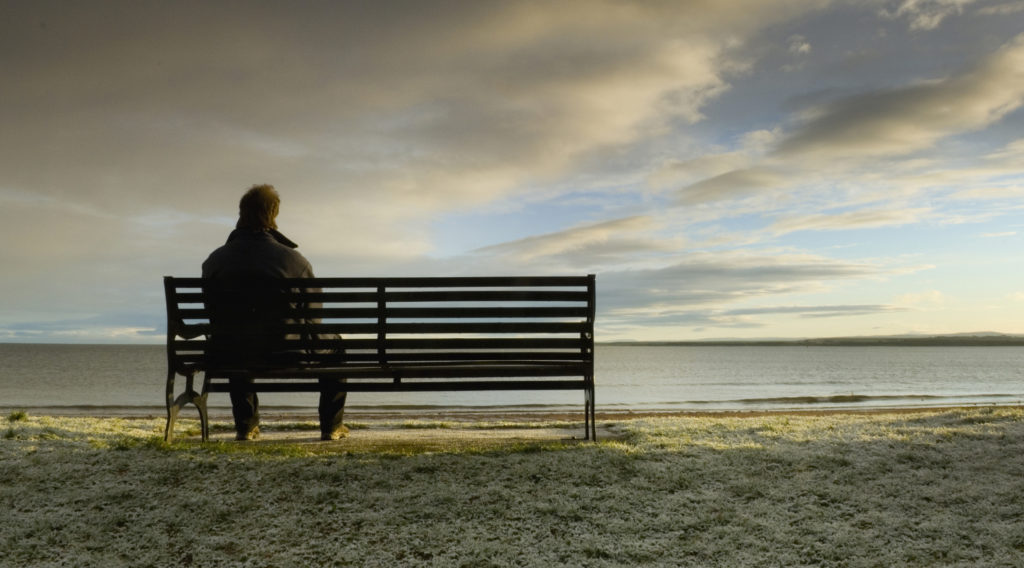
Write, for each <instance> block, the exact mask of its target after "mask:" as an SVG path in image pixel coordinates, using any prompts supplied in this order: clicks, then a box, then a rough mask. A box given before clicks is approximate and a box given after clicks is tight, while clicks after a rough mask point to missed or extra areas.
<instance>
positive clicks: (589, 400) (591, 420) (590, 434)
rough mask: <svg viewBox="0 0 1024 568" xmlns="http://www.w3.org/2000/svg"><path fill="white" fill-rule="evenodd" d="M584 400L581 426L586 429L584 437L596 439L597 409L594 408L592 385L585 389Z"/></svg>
mask: <svg viewBox="0 0 1024 568" xmlns="http://www.w3.org/2000/svg"><path fill="white" fill-rule="evenodd" d="M585 396H586V401H585V403H584V408H583V413H584V415H585V416H584V418H583V428H584V430H585V431H586V432H585V436H584V439H586V440H592V441H594V442H596V441H597V411H596V410H595V408H594V387H589V388H587V390H586V395H585Z"/></svg>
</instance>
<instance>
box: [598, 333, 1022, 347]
mask: <svg viewBox="0 0 1024 568" xmlns="http://www.w3.org/2000/svg"><path fill="white" fill-rule="evenodd" d="M597 346H612V347H1022V346H1024V336H1021V335H936V336H922V337H886V336H879V337H871V336H869V337H823V338H816V339H754V340H743V339H713V340H699V341H608V342H598V343H597Z"/></svg>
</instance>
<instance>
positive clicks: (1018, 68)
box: [777, 34, 1024, 160]
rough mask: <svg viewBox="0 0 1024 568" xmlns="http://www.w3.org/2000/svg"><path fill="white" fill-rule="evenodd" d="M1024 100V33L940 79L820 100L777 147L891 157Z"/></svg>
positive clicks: (788, 153)
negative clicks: (806, 117) (976, 61)
mask: <svg viewBox="0 0 1024 568" xmlns="http://www.w3.org/2000/svg"><path fill="white" fill-rule="evenodd" d="M1022 104H1024V34H1021V35H1018V36H1017V37H1016V38H1014V39H1013V40H1012V41H1010V42H1008V43H1007V44H1005V45H1004V46H1003V47H1002V48H1001V49H999V50H998V51H996V52H995V53H993V54H992V55H990V56H989V57H987V58H985V59H984V60H982V61H981V62H979V63H978V64H977V65H976V66H975V67H974V68H972V69H969V70H967V71H965V72H963V73H961V74H959V75H954V76H951V77H947V78H941V79H932V80H928V81H920V82H917V83H914V84H911V85H908V86H905V87H899V88H893V89H879V90H874V91H870V92H866V93H863V94H859V95H855V96H851V97H847V98H844V99H840V100H837V101H834V102H832V103H828V104H825V105H823V106H821V107H818V108H817V109H815V110H814V111H813V112H812V113H810V115H809V117H808V119H807V120H806V121H805V122H804V124H802V125H800V126H799V127H798V128H797V129H796V130H794V131H793V132H792V133H791V134H790V135H789V136H788V137H787V138H786V139H785V140H783V142H782V143H781V144H780V145H779V147H778V150H777V151H778V153H779V154H780V155H781V156H783V157H786V158H789V159H808V158H812V159H818V160H824V159H827V158H830V157H831V158H836V159H846V158H849V157H854V158H856V157H892V156H902V155H908V154H911V153H913V152H915V151H918V150H921V149H925V148H929V147H931V146H933V145H934V144H935V143H936V142H938V141H939V140H942V139H943V138H946V137H949V136H953V135H957V134H961V133H964V132H970V131H974V130H977V129H980V128H984V127H986V126H988V125H991V124H992V123H993V122H995V121H997V120H999V119H1000V118H1002V117H1004V116H1006V115H1007V114H1008V113H1010V112H1011V111H1013V110H1015V109H1017V108H1019V107H1020V106H1021V105H1022Z"/></svg>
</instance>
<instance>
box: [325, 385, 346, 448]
mask: <svg viewBox="0 0 1024 568" xmlns="http://www.w3.org/2000/svg"><path fill="white" fill-rule="evenodd" d="M344 382H345V379H320V407H319V410H320V439H321V440H337V439H339V438H344V437H345V436H347V435H348V428H346V427H345V426H344V424H342V418H343V416H344V414H345V399H346V398H347V396H348V393H346V392H344V391H342V390H340V388H339V387H340V386H341V384H342V383H344Z"/></svg>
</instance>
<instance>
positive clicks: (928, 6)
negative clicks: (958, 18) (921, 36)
mask: <svg viewBox="0 0 1024 568" xmlns="http://www.w3.org/2000/svg"><path fill="white" fill-rule="evenodd" d="M976 1H977V0H903V1H902V3H901V4H900V6H899V7H898V8H896V10H895V11H889V10H885V9H883V10H882V11H881V14H882V15H883V16H885V17H887V18H893V19H896V18H904V17H905V18H907V19H908V20H910V29H911V30H934V29H935V28H938V27H939V25H940V24H942V21H943V20H945V19H946V18H948V17H950V16H953V15H958V14H962V13H963V11H964V8H965V7H966V6H969V5H970V4H973V3H975V2H976Z"/></svg>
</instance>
